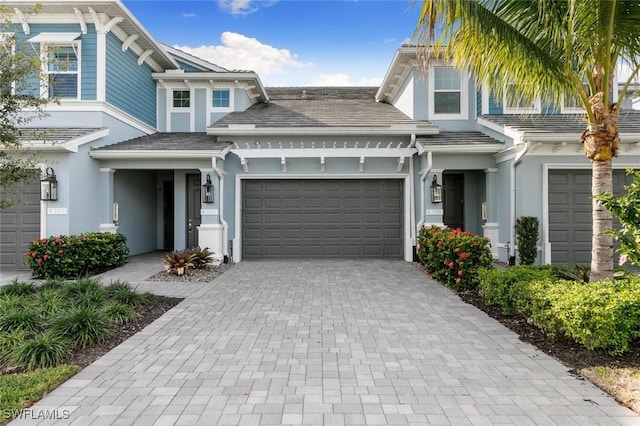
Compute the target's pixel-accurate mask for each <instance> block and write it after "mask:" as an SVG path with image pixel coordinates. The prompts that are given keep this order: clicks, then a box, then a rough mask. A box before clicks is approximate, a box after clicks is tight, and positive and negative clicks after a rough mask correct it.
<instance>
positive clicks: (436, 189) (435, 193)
mask: <svg viewBox="0 0 640 426" xmlns="http://www.w3.org/2000/svg"><path fill="white" fill-rule="evenodd" d="M431 202H432V203H441V202H442V186H441V185H439V184H438V176H436V175H433V181H431Z"/></svg>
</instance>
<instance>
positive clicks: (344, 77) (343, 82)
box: [310, 73, 382, 86]
mask: <svg viewBox="0 0 640 426" xmlns="http://www.w3.org/2000/svg"><path fill="white" fill-rule="evenodd" d="M380 83H382V78H361V79H360V80H357V81H353V80H351V77H350V76H349V75H348V74H341V73H336V74H320V76H319V77H318V78H317V79H315V80H314V81H313V82H312V83H311V84H310V86H379V85H380Z"/></svg>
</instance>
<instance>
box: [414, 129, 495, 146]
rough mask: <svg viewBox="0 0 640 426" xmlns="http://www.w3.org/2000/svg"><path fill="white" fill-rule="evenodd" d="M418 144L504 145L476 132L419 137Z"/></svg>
mask: <svg viewBox="0 0 640 426" xmlns="http://www.w3.org/2000/svg"><path fill="white" fill-rule="evenodd" d="M416 142H419V143H421V144H422V145H425V146H442V145H464V146H469V145H475V146H478V145H497V144H499V145H502V144H504V143H503V142H501V141H499V140H497V139H494V138H492V137H490V136H487V135H485V134H484V133H482V132H476V131H460V132H447V131H443V132H440V133H438V134H437V135H426V136H419V137H418V138H416Z"/></svg>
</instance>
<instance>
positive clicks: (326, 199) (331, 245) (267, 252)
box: [242, 179, 403, 258]
mask: <svg viewBox="0 0 640 426" xmlns="http://www.w3.org/2000/svg"><path fill="white" fill-rule="evenodd" d="M248 183H251V185H250V186H251V188H252V191H245V190H244V189H245V188H246V186H243V206H245V209H244V210H243V212H242V222H243V225H242V226H243V229H245V230H246V229H247V228H256V229H261V230H262V232H246V231H245V232H243V255H244V257H245V258H265V257H266V258H268V257H345V256H346V257H394V258H401V257H402V247H403V244H402V238H403V233H402V229H403V227H402V218H403V215H402V209H403V201H402V199H403V198H402V197H403V191H402V190H403V183H402V181H401V180H399V179H327V180H304V179H302V180H284V179H282V180H263V181H258V180H256V181H253V180H251V181H249V180H247V181H243V185H245V184H248ZM261 206H269V208H268V209H264V208H262V207H261ZM267 230H269V232H267ZM280 231H281V232H280ZM246 247H250V248H251V250H245V248H246ZM259 247H261V248H260V249H259Z"/></svg>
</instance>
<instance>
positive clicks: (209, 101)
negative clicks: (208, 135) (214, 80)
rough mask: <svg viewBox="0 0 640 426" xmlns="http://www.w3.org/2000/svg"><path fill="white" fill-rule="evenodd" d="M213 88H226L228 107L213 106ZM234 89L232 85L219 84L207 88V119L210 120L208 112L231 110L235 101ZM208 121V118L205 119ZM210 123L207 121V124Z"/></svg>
mask: <svg viewBox="0 0 640 426" xmlns="http://www.w3.org/2000/svg"><path fill="white" fill-rule="evenodd" d="M214 90H228V91H229V106H228V107H214V106H213V91H214ZM234 92H235V90H234V87H232V86H222V85H221V86H220V87H218V86H217V85H216V86H215V87H210V88H209V90H207V115H208V117H207V118H208V119H209V120H210V114H211V113H214V112H232V111H233V107H234V103H235V102H234V101H235V99H234V98H235V96H234V95H235V93H234ZM207 121H208V120H207ZM209 124H210V123H207V126H208V125H209Z"/></svg>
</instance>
